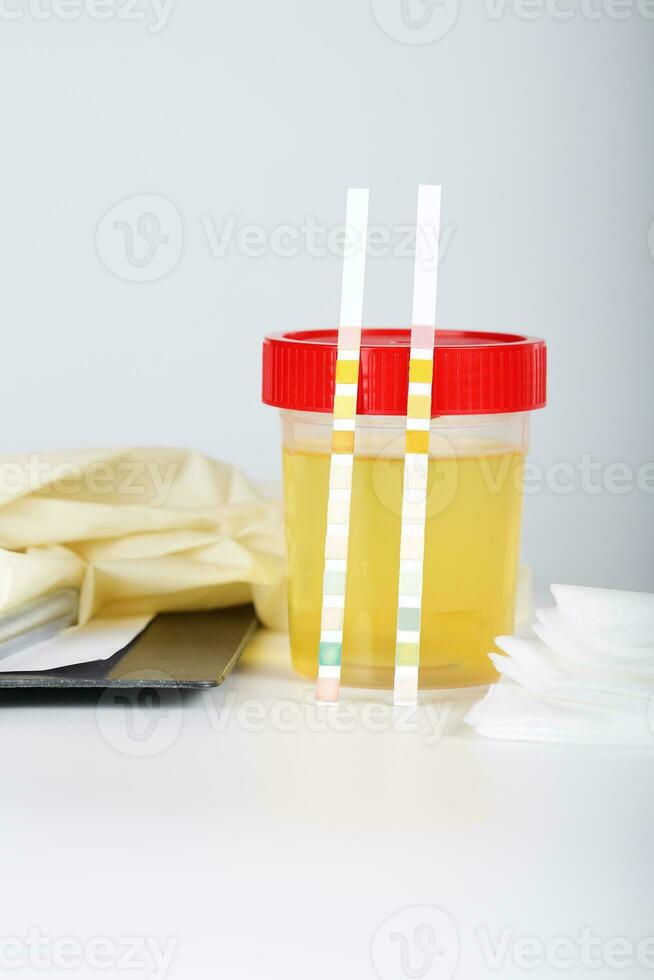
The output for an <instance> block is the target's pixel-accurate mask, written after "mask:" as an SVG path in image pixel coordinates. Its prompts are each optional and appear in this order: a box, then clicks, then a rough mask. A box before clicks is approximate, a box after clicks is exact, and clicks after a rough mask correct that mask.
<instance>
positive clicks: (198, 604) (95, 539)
mask: <svg viewBox="0 0 654 980" xmlns="http://www.w3.org/2000/svg"><path fill="white" fill-rule="evenodd" d="M282 523H283V521H282V512H281V505H280V504H278V503H274V502H271V501H269V500H266V499H264V498H263V497H262V496H261V494H260V493H259V492H258V491H257V490H256V488H255V487H254V486H253V484H252V483H250V482H249V481H248V480H247V479H246V477H245V476H244V475H243V474H242V473H241V472H240V471H239V470H238V469H236V468H235V467H233V466H229V465H227V464H225V463H220V462H217V461H216V460H212V459H208V458H207V457H205V456H201V455H200V454H199V453H195V452H191V451H188V450H182V449H165V448H150V449H113V450H83V451H79V452H56V453H55V452H52V453H39V454H32V455H23V456H4V457H0V612H2V611H5V610H8V609H11V608H13V607H14V606H17V605H20V604H21V603H23V602H26V601H28V600H29V599H33V598H36V597H37V596H39V595H42V594H43V593H45V592H48V591H50V590H52V589H54V588H58V587H62V586H73V587H75V588H79V589H80V593H81V594H80V622H82V623H83V622H86V621H87V620H88V619H89V618H90V617H91V616H94V615H96V614H98V613H102V615H103V616H111V615H121V616H122V615H130V614H133V613H155V612H164V611H172V610H192V609H211V608H217V607H220V606H228V605H236V604H238V603H243V602H249V601H254V602H255V605H256V607H257V611H258V613H259V615H260V616H261V618H262V619H263V620H264V622H266V623H267V624H268V625H270V626H274V627H276V628H278V629H279V628H284V627H285V622H286V608H285V603H286V600H285V594H284V585H283V583H284V575H285V559H284V540H283V530H282Z"/></svg>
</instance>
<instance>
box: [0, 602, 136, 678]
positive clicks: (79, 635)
mask: <svg viewBox="0 0 654 980" xmlns="http://www.w3.org/2000/svg"><path fill="white" fill-rule="evenodd" d="M153 618H154V616H153V615H148V614H144V615H140V616H120V617H118V616H116V617H98V618H97V619H92V620H90V621H89V622H88V623H86V624H85V625H84V626H71V627H70V628H69V629H67V630H63V631H62V632H61V633H58V634H57V635H56V636H52V637H50V639H49V640H43V641H42V642H41V643H35V644H34V646H31V647H28V648H27V649H26V650H20V651H19V652H18V653H13V654H10V656H8V657H5V658H4V659H3V660H0V673H7V672H9V671H11V672H14V671H20V672H22V671H28V670H53V669H54V668H55V667H72V666H73V664H85V663H90V662H91V661H94V660H108V659H109V657H113V655H114V654H115V653H118V651H119V650H122V649H123V647H126V646H127V644H128V643H131V641H132V640H134V639H135V638H136V637H137V636H138V635H139V633H142V632H143V630H144V629H145V627H146V626H147V625H148V623H149V622H151V620H152V619H153Z"/></svg>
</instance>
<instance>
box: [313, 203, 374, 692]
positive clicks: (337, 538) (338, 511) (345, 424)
mask: <svg viewBox="0 0 654 980" xmlns="http://www.w3.org/2000/svg"><path fill="white" fill-rule="evenodd" d="M345 226H346V232H345V237H346V247H345V249H344V258H343V286H342V292H341V312H340V318H339V328H338V351H337V358H336V385H335V389H334V421H333V431H332V454H331V460H330V466H329V496H328V502H327V533H326V536H325V563H324V573H323V587H322V613H321V619H320V645H319V648H318V683H317V685H316V700H317V701H321V702H324V703H327V704H336V703H337V702H338V697H339V691H340V683H341V656H342V652H343V619H344V616H345V581H346V577H347V545H348V538H349V533H350V501H351V498H352V469H353V466H354V429H355V420H356V408H357V391H358V386H359V359H360V352H361V325H362V322H363V286H364V279H365V265H366V243H367V237H368V190H367V188H366V189H364V188H357V189H350V190H348V192H347V210H346V218H345Z"/></svg>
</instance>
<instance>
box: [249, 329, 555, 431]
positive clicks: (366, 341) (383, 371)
mask: <svg viewBox="0 0 654 980" xmlns="http://www.w3.org/2000/svg"><path fill="white" fill-rule="evenodd" d="M337 336H338V333H337V331H336V330H300V331H297V332H295V333H278V334H270V335H269V336H268V337H266V338H265V340H264V343H263V386H262V397H263V401H264V402H265V403H266V405H275V406H276V407H277V408H286V409H294V410H296V411H300V412H331V411H332V410H333V404H334V378H335V374H336V350H337V348H336V342H337ZM409 349H410V331H409V330H408V329H382V330H376V329H375V330H365V329H364V330H363V332H362V337H361V372H360V378H359V396H358V401H357V414H358V415H406V409H407V395H408V380H409ZM546 366H547V348H546V346H545V341H544V340H539V339H538V338H537V337H522V336H520V335H519V334H509V333H477V332H475V331H472V330H465V331H458V330H438V331H437V332H436V344H435V349H434V384H433V392H432V403H431V414H432V417H435V416H437V415H486V414H493V413H499V412H527V411H529V410H531V409H534V408H542V407H543V405H544V404H545V386H546Z"/></svg>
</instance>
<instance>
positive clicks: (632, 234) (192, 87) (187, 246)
mask: <svg viewBox="0 0 654 980" xmlns="http://www.w3.org/2000/svg"><path fill="white" fill-rule="evenodd" d="M74 2H75V0H73V3H74ZM111 2H112V0H109V4H110V6H109V8H104V9H105V10H106V9H109V11H110V16H109V18H108V19H106V20H102V21H101V20H98V19H96V18H95V17H94V16H91V15H90V14H89V13H88V10H82V11H81V12H79V16H78V17H77V18H76V19H71V20H65V19H63V17H62V16H60V14H58V13H55V14H54V15H53V16H51V17H50V18H49V19H45V15H44V19H40V18H39V17H37V16H36V15H35V13H34V12H30V10H28V9H27V7H26V6H24V9H22V12H21V8H19V7H18V4H20V3H23V4H24V5H25V4H26V3H27V0H5V2H4V5H3V11H5V12H6V11H10V13H11V11H13V10H14V9H18V14H19V15H18V16H16V17H14V19H7V16H5V17H4V18H3V20H2V21H0V28H1V30H0V102H1V105H0V118H2V125H3V162H2V170H3V186H4V194H3V214H2V221H1V222H0V261H1V263H2V270H3V285H2V288H1V289H0V304H1V311H2V323H3V328H4V337H5V345H4V351H5V361H4V371H3V383H2V394H1V398H2V404H3V415H4V420H5V425H4V433H3V436H4V437H3V445H4V451H5V452H13V451H25V450H39V449H45V448H54V447H73V446H83V445H115V444H120V443H124V442H129V443H144V444H145V443H170V444H179V445H191V446H194V447H196V448H198V449H201V450H204V451H206V452H209V453H212V454H215V455H217V456H219V457H221V458H224V459H227V460H230V461H233V462H237V463H239V464H242V465H243V467H244V468H245V469H246V470H247V471H248V472H249V473H251V474H252V475H254V476H256V477H261V478H275V477H276V476H278V473H279V461H278V428H277V420H276V418H275V413H274V411H273V410H270V409H267V408H265V407H263V406H261V405H260V404H259V361H260V345H261V338H262V336H263V335H264V333H265V332H267V331H271V330H280V329H286V328H294V329H299V328H303V327H309V326H321V325H325V326H327V325H333V324H334V322H335V318H336V315H337V310H338V291H339V275H340V265H341V262H340V258H339V257H338V256H337V255H329V254H328V255H326V256H324V257H317V256H311V255H308V254H306V249H304V248H300V251H299V254H297V255H295V256H294V257H283V256H281V255H278V254H273V252H272V251H271V250H270V248H266V249H264V254H263V255H260V256H256V257H255V256H251V255H248V254H243V250H242V249H241V250H240V251H239V249H238V248H237V247H236V246H235V245H233V244H232V246H231V247H230V249H229V250H228V252H227V254H226V255H224V256H223V257H220V256H214V255H213V254H212V251H211V248H210V245H209V242H208V239H207V235H206V222H207V221H208V220H210V221H212V222H213V225H214V228H215V230H216V232H217V234H220V232H221V231H222V229H223V226H224V225H225V222H226V220H227V218H228V216H230V215H231V216H234V218H235V219H236V220H237V222H238V223H239V225H243V224H253V225H257V226H259V227H261V228H262V229H264V231H265V232H267V233H269V232H271V231H272V230H273V229H275V228H276V227H279V226H280V225H295V226H299V225H301V224H302V222H303V221H304V220H305V219H306V217H307V216H313V217H314V218H315V220H316V221H317V222H319V223H321V224H324V225H325V226H326V227H328V228H330V227H334V226H337V225H339V224H340V223H341V222H342V220H343V211H344V194H345V188H346V187H347V186H348V185H361V184H363V185H369V186H370V187H371V189H372V201H371V221H372V222H373V223H378V224H384V225H386V226H389V227H393V226H396V225H406V224H409V223H410V222H411V221H412V220H413V218H414V213H415V195H416V184H417V183H418V182H419V181H434V182H440V183H442V185H443V188H444V201H443V223H444V224H445V225H446V226H448V227H449V229H450V233H451V237H450V238H449V241H448V245H447V248H446V249H445V253H444V256H443V261H442V265H441V276H440V292H439V323H440V325H441V326H444V327H457V328H473V329H474V328H476V329H494V328H497V329H502V330H512V329H515V330H517V331H525V332H529V333H532V334H536V335H540V336H543V337H545V338H546V339H547V341H548V344H549V349H550V389H549V390H550V399H549V406H548V408H547V409H546V410H545V411H543V412H540V413H538V414H537V417H536V418H535V420H534V427H533V437H532V459H533V460H534V461H536V462H537V463H538V464H539V465H541V466H542V467H544V468H547V467H548V466H551V464H553V463H556V462H563V463H568V464H572V465H573V466H574V465H576V463H577V462H578V461H579V460H580V458H581V457H582V454H588V455H589V456H590V457H591V459H592V461H593V462H594V463H596V464H601V467H602V470H601V472H600V473H599V475H596V476H595V478H594V479H595V480H596V481H600V483H599V485H600V487H601V485H602V484H601V480H602V478H603V475H605V474H606V467H607V466H609V464H611V463H616V462H620V463H625V464H627V465H628V466H629V467H630V468H631V471H632V473H633V479H632V480H631V483H630V481H629V478H628V477H627V480H626V486H627V492H624V493H615V492H609V491H607V490H606V489H602V490H600V492H599V493H588V492H586V491H585V490H584V489H583V488H582V487H581V486H580V485H579V480H578V479H576V484H577V485H576V486H573V488H572V492H571V493H564V494H561V493H556V492H553V491H552V489H548V488H547V487H545V489H543V490H542V492H539V493H536V494H534V495H532V496H530V497H529V499H528V501H527V507H526V514H525V538H524V554H525V558H526V559H527V560H528V561H529V562H531V563H532V564H533V565H534V567H535V570H536V575H537V578H538V580H539V582H541V583H547V582H550V581H566V582H578V583H587V584H597V585H607V586H615V587H625V588H641V589H652V588H654V562H652V560H651V555H652V507H653V504H654V496H653V495H652V492H649V493H648V492H645V491H644V490H643V489H642V488H641V489H639V488H638V487H637V486H635V480H636V471H637V469H638V468H639V467H641V466H642V465H643V464H646V463H648V462H649V461H651V460H652V459H654V446H653V441H654V440H653V437H652V421H653V420H652V414H653V413H652V354H653V350H652V346H653V345H652V313H653V306H654V303H653V293H652V286H653V284H654V258H653V256H652V252H654V232H652V231H651V229H650V226H651V223H652V220H653V219H654V187H653V181H652V172H653V171H652V167H653V164H654V146H653V142H654V141H653V135H654V121H653V119H652V113H651V96H652V92H653V91H654V20H652V19H647V18H646V17H645V16H644V13H643V11H642V10H640V11H639V10H637V9H635V8H630V7H628V6H627V7H624V6H622V7H620V8H619V11H621V12H622V13H621V16H622V17H623V19H617V17H616V11H615V10H613V8H609V7H608V5H607V4H608V0H606V3H605V5H604V9H603V11H600V12H599V13H598V14H597V15H593V18H592V19H591V17H590V16H589V13H588V2H589V0H586V3H587V6H586V8H585V10H582V9H581V7H580V6H579V4H578V3H576V2H575V0H560V5H559V8H558V9H559V10H562V11H568V12H571V16H570V17H569V18H567V19H561V15H560V14H557V13H556V9H555V8H552V7H551V6H550V9H549V10H548V9H546V8H543V9H542V10H541V11H540V16H537V17H535V19H525V17H524V16H521V15H520V12H519V10H518V11H517V10H516V7H515V4H514V3H512V2H509V0H507V5H506V9H505V10H504V13H503V14H501V15H498V13H497V8H495V10H496V12H495V13H493V9H494V8H493V6H492V5H491V4H490V3H489V2H488V3H487V5H486V6H485V5H484V3H482V2H479V3H477V2H475V3H467V4H466V5H465V6H463V5H462V8H461V9H460V10H459V11H458V16H457V8H456V5H455V0H444V2H443V4H441V5H439V6H436V7H435V8H434V10H433V12H432V13H431V16H429V14H430V11H429V9H427V8H425V7H424V5H423V4H422V0H411V3H414V4H415V6H414V7H413V8H410V9H409V13H410V14H411V16H413V17H415V18H419V17H420V16H421V15H422V14H424V15H425V23H426V26H425V27H424V28H422V29H421V28H419V27H415V26H414V27H413V28H406V27H403V26H402V21H401V19H400V7H401V3H400V0H376V3H375V9H373V5H371V4H370V3H369V2H368V0H365V2H364V0H330V2H329V3H316V2H312V0H274V2H273V0H247V2H245V0H240V2H217V0H205V2H201V0H176V3H174V5H173V7H172V10H171V13H170V17H169V19H168V22H167V23H166V25H165V27H164V28H163V29H162V30H160V31H153V30H152V29H151V27H152V24H151V23H150V21H151V20H152V10H151V8H150V5H149V4H147V3H146V4H144V6H142V7H141V8H136V9H135V12H136V13H137V14H139V12H140V13H141V14H142V15H143V16H144V17H145V19H143V16H141V18H140V19H135V20H127V19H125V17H126V16H127V14H126V12H125V10H123V9H122V4H121V2H120V0H116V4H115V6H114V7H113V8H112V7H111ZM42 6H43V7H46V8H47V7H48V0H42ZM595 8H596V9H599V8H600V0H596V3H595ZM529 9H530V10H531V16H533V14H534V8H533V7H531V8H529ZM489 10H490V13H489ZM616 10H618V8H616ZM619 11H618V12H619ZM535 12H536V13H537V14H538V13H539V11H538V10H537V9H536V11H535ZM625 12H626V16H625ZM647 12H649V14H650V16H654V8H653V7H652V6H651V4H650V7H649V8H648V11H647ZM375 13H376V15H377V16H375ZM439 18H440V21H439ZM451 21H454V22H453V23H452V26H451V29H450V30H449V31H447V32H446V33H444V36H442V37H440V38H438V39H437V40H434V41H430V36H429V32H430V31H432V30H433V29H434V27H435V26H436V28H438V25H439V23H440V24H442V25H445V26H447V23H449V22H451ZM443 30H444V28H443ZM407 41H409V42H410V43H406V42H407ZM423 42H424V43H423ZM148 194H155V195H162V196H163V197H164V198H166V199H168V201H169V202H171V205H172V207H173V213H174V209H176V210H177V212H178V213H179V215H180V217H181V227H182V228H183V242H182V238H181V237H180V235H179V233H178V232H176V231H175V229H174V227H172V230H171V229H168V231H169V232H170V234H169V241H168V243H167V244H166V246H165V247H163V246H162V251H161V252H160V255H163V256H164V261H165V253H166V249H168V251H169V252H170V250H171V249H172V252H170V254H172V256H173V260H174V259H176V258H178V259H179V260H178V261H177V262H176V264H174V267H173V268H171V270H170V272H169V273H168V274H167V275H164V276H162V277H161V278H159V279H157V280H156V281H152V282H133V281H129V279H130V277H132V278H133V275H132V273H133V274H134V275H138V274H139V273H138V271H137V272H134V269H137V267H136V266H135V267H134V269H131V270H130V266H129V264H127V265H126V264H125V255H123V257H122V260H121V257H120V255H119V254H118V253H116V254H118V257H117V258H116V254H114V257H113V259H112V258H111V257H109V259H107V255H106V248H107V247H108V246H107V244H106V243H107V240H106V238H105V239H101V240H100V244H99V245H98V243H97V242H96V236H97V235H98V225H99V223H100V222H101V219H102V218H103V215H105V213H106V212H107V211H108V210H109V209H111V208H112V207H113V206H114V205H116V204H118V203H119V202H121V201H123V200H124V199H130V198H134V197H135V196H139V195H148ZM138 206H139V203H138V200H137V202H136V204H135V205H133V206H132V205H126V206H124V207H127V208H128V211H129V208H130V207H132V211H133V212H134V214H136V213H137V212H138ZM134 209H136V210H134ZM116 213H118V212H116ZM130 213H131V212H130ZM167 215H168V211H166V210H165V209H164V210H163V211H162V212H161V218H162V221H163V224H162V233H166V232H167V229H166V227H165V224H166V220H167ZM203 217H204V219H205V225H204V226H203V223H202V219H203ZM99 234H100V235H101V236H102V234H105V232H102V231H101V232H100V233H99ZM648 234H649V241H650V243H651V247H648ZM116 235H117V236H118V237H117V239H116V240H115V241H114V242H113V247H114V249H116V248H118V245H120V243H121V242H122V241H124V240H125V239H124V238H121V236H120V233H118V232H116ZM103 242H104V245H103ZM116 242H118V244H116ZM110 244H111V243H110ZM180 249H181V252H180ZM138 268H141V270H143V267H138ZM153 268H154V267H153ZM145 273H146V274H147V268H146V270H145ZM125 276H127V278H125ZM410 283H411V259H410V257H406V256H405V257H402V256H400V255H392V254H391V255H387V256H385V257H377V258H374V259H371V261H370V263H369V278H368V290H367V301H366V321H367V322H368V323H370V324H377V325H380V324H406V322H407V319H408V316H409V310H410V301H411V296H410ZM548 472H550V479H554V477H552V476H551V472H552V471H548ZM653 482H654V480H653V474H652V470H651V467H650V470H649V484H650V491H651V489H653V488H652V483H653ZM641 483H642V479H641ZM632 484H633V486H632ZM630 487H631V488H630Z"/></svg>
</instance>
